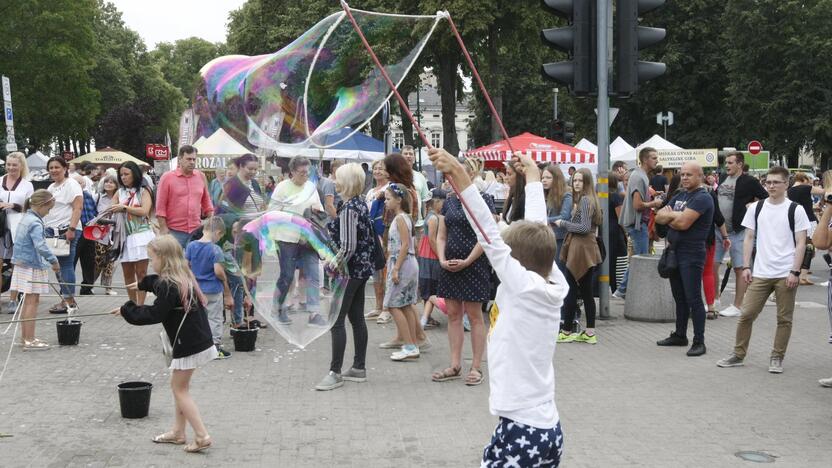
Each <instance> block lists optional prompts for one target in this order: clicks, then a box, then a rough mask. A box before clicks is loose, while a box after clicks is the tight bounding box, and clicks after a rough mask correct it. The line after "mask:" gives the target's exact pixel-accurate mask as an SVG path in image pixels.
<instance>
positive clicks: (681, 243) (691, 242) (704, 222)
mask: <svg viewBox="0 0 832 468" xmlns="http://www.w3.org/2000/svg"><path fill="white" fill-rule="evenodd" d="M668 206H670V208H672V209H673V211H684V210H685V209H686V208H690V209H692V210H695V211H697V212H699V218H697V219H696V221H694V222H693V224H692V225H691V226H690V227H689V228H688V229H687V230H685V231H677V230H676V229H673V227H670V229H669V230H668V234H667V240H668V241H670V243H671V244H673V245H676V247H677V248H680V247H682V248H685V247H687V248H690V247H701V248H703V249H704V248H705V241H706V240H707V239H708V232H709V231H710V230H711V229H713V216H714V199H713V197H711V195H709V194H708V192H706V191H705V189H704V188H699V189H697V190H695V191H693V192H688V191H684V192H680V193H679V194H678V195H676V196H675V197H673V199H672V200H670V203H668Z"/></svg>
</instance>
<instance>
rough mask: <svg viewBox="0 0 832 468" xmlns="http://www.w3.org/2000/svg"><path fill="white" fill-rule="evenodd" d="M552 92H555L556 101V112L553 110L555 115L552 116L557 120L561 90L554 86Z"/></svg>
mask: <svg viewBox="0 0 832 468" xmlns="http://www.w3.org/2000/svg"><path fill="white" fill-rule="evenodd" d="M552 92H553V93H554V94H555V102H554V109H553V110H554V112H553V113H554V115H553V116H552V118H553V119H554V120H557V119H558V92H559V90H558V88H554V89H553V90H552Z"/></svg>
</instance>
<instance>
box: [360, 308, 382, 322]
mask: <svg viewBox="0 0 832 468" xmlns="http://www.w3.org/2000/svg"><path fill="white" fill-rule="evenodd" d="M380 314H381V311H380V310H371V311H369V312H367V313H366V314H364V320H375V319H377V318H378V316H379V315H380Z"/></svg>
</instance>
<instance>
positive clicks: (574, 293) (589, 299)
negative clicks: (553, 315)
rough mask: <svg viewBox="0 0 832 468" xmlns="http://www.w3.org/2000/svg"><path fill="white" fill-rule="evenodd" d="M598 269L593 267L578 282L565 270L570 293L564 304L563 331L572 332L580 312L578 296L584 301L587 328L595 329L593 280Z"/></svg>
mask: <svg viewBox="0 0 832 468" xmlns="http://www.w3.org/2000/svg"><path fill="white" fill-rule="evenodd" d="M595 268H596V267H592V268H590V269H589V270H587V272H586V273H585V274H584V276H583V277H581V278H580V279H578V280H575V278H574V277H572V273H570V272H569V270H566V269H564V270H565V271H564V272H563V274H564V276H566V282H567V283H568V284H569V292H568V293H567V294H566V299H565V300H564V302H563V331H565V332H571V331H572V327H573V326H574V322H575V313H576V312H577V310H578V294H580V295H581V299H582V300H583V301H584V313H585V314H586V328H595V297H593V295H592V278H593V273H594V272H595Z"/></svg>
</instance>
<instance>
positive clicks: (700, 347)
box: [687, 341, 706, 357]
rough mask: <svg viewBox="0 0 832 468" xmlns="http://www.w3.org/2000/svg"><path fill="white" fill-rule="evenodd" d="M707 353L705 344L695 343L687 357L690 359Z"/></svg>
mask: <svg viewBox="0 0 832 468" xmlns="http://www.w3.org/2000/svg"><path fill="white" fill-rule="evenodd" d="M705 352H706V349H705V343H700V342H697V341H694V342H693V345H691V347H690V349H689V350H688V352H687V355H688V356H689V357H696V356H701V355H703V354H705Z"/></svg>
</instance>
